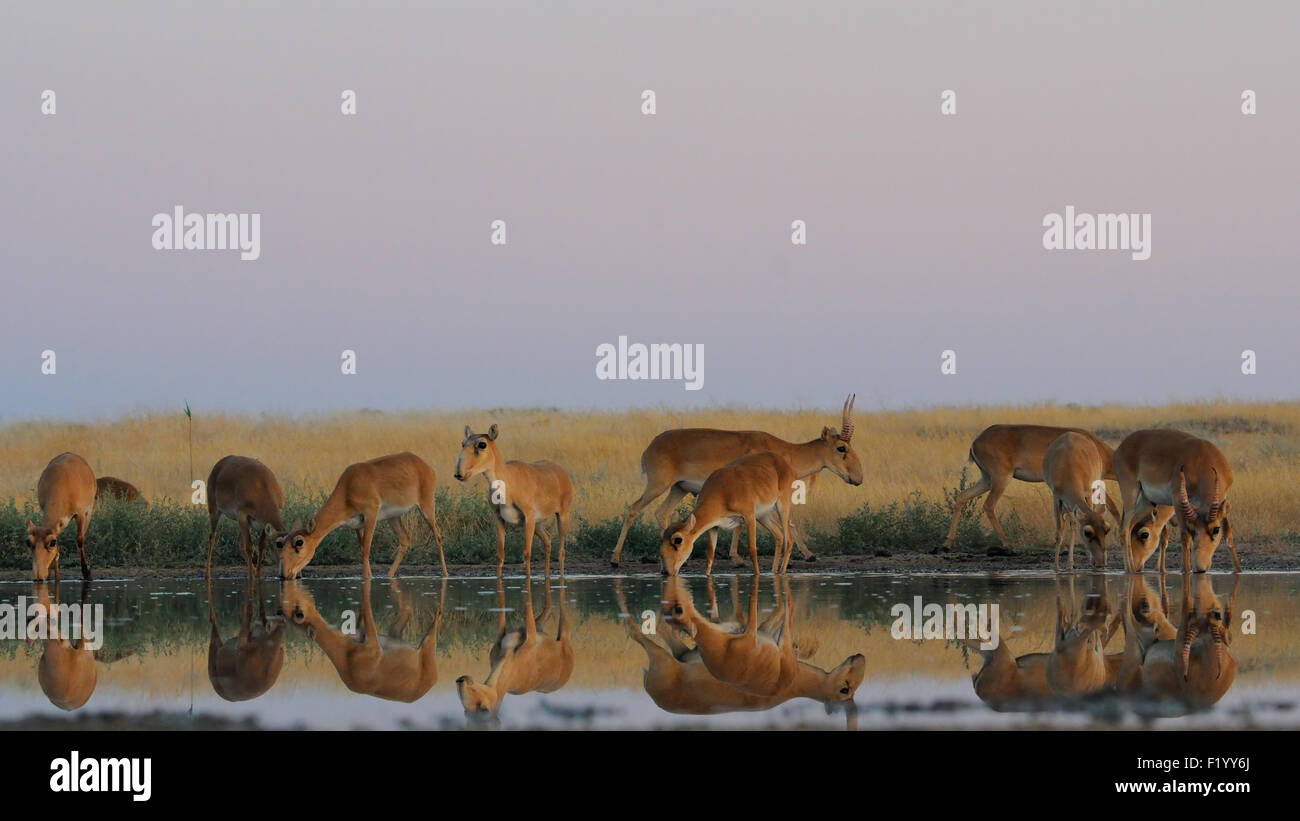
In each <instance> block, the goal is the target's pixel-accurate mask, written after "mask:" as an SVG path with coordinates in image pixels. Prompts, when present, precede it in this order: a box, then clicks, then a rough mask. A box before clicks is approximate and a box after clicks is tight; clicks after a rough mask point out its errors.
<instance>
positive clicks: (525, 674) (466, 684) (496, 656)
mask: <svg viewBox="0 0 1300 821" xmlns="http://www.w3.org/2000/svg"><path fill="white" fill-rule="evenodd" d="M543 589H544V590H545V591H546V592H545V599H544V600H543V601H544V603H543V607H542V613H541V615H540V616H537V617H534V616H533V595H532V591H531V589H530V585H529V584H528V583H525V584H524V624H523V626H522V627H520V628H518V629H516V630H507V628H506V609H505V602H506V592H505V588H504V587H503V586H502V582H501V579H500V578H498V579H497V631H498V632H497V640H496V643H494V644H493V645H492V649H491V650H490V651H489V653H488V659H489V663H490V665H491V669H490V670H489V672H488V676H487V678H486V679H484V681H483V683H482V684H479V683H478V682H476V681H474V679H472V678H470V677H469V676H461V677H460V678H458V679H456V695H457V696H458V697H459V698H460V703H461V706H462V707H464V708H465V715H466V716H469V717H471V718H475V719H481V718H490V717H495V716H496V714H497V711H498V710H500V709H501V702H502V700H504V699H505V697H506V694H507V693H509V694H510V695H522V694H524V693H532V692H538V693H553V692H555V691H556V690H558V689H560V688H561V687H563V686H564V685H565V684H567V683H568V682H569V676H571V675H572V674H573V661H574V656H573V647H572V645H571V644H570V643H569V630H568V618H567V616H566V615H565V609H564V591H563V590H561V591H560V596H559V598H560V605H559V608H558V609H559V624H558V626H557V627H556V630H555V638H551V637H550V636H548V635H546V634H545V633H544V632H543V631H544V630H545V625H546V619H547V618H548V617H549V616H550V614H551V580H550V576H549V575H548V576H546V577H545V581H544V582H543Z"/></svg>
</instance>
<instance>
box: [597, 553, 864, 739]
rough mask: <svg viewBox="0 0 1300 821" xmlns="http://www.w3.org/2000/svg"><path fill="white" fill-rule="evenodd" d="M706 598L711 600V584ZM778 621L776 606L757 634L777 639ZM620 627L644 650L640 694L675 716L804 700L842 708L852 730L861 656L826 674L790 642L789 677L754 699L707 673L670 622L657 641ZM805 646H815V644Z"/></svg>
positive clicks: (618, 592)
mask: <svg viewBox="0 0 1300 821" xmlns="http://www.w3.org/2000/svg"><path fill="white" fill-rule="evenodd" d="M621 582H622V579H615V580H614V584H615V595H616V596H617V599H618V601H619V607H620V608H621V609H622V610H623V611H624V612H627V603H626V601H625V600H624V598H623V590H622V586H621V584H620V583H621ZM709 594H710V601H712V600H713V586H712V580H710V582H709ZM791 606H793V600H792V601H791ZM784 617H785V614H784V611H783V609H782V608H781V607H777V608H776V609H775V610H774V611H773V612H772V614H771V615H770V616H769V617H768V618H767V619H766V620H765V621H764V622H763V623H762V624H760V625H759V628H758V629H759V631H760V632H766V633H769V634H778V635H779V631H780V629H781V627H780V622H781V621H782V620H783V619H784ZM624 624H625V625H626V627H627V631H628V635H630V636H631V637H632V639H633V641H635V642H636V643H637V644H639V645H640V646H641V648H642V649H643V650H645V654H646V661H647V663H648V664H649V667H647V668H646V670H645V671H644V677H643V682H642V683H643V684H644V686H645V691H646V694H647V695H649V696H650V699H651V700H652V701H654V703H655V704H656V705H657V706H658V707H659V708H660V709H661V710H664V711H666V712H669V713H677V714H681V715H713V714H717V713H728V712H734V711H739V710H769V709H771V708H773V707H776V706H777V705H780V704H783V703H785V702H786V701H789V700H790V699H795V698H809V699H812V700H814V701H819V702H821V703H822V704H823V705H825V707H826V709H827V712H828V713H829V712H830V711H831V710H832V709H834V708H836V707H840V706H843V707H846V708H847V709H848V713H847V721H848V723H849V726H850V728H852V726H853V723H854V717H855V716H854V713H855V711H854V709H853V706H854V705H853V695H854V693H856V692H857V689H858V686H859V685H861V684H862V680H863V679H864V678H865V677H866V668H867V662H866V657H864V656H863V655H862V654H861V653H856V654H854V655H851V656H849V657H848V658H846V659H844V661H843V662H841V663H840V664H839V665H838V666H837V667H835V668H833V669H831V670H823V669H822V668H820V667H817V666H816V665H813V664H811V663H809V662H807V661H804V660H803V659H804V658H806V655H805V654H804V652H803V648H802V647H800V646H799V644H798V642H797V641H796V647H795V649H796V656H797V657H798V658H799V662H798V665H799V666H798V670H797V672H796V674H795V676H794V678H793V679H791V681H790V683H789V685H788V686H787V687H786V688H785V689H784V690H782V691H781V692H779V693H777V694H775V695H772V696H758V695H754V694H753V693H747V692H745V691H744V690H741V689H739V688H737V687H734V686H732V685H730V684H727V683H726V682H724V681H721V680H719V679H718V678H716V677H715V676H714V675H713V674H712V673H710V672H709V670H708V668H707V667H705V666H704V660H703V658H702V657H701V655H700V651H699V650H698V649H697V648H694V647H687V646H686V644H684V643H683V642H682V640H681V638H680V637H679V635H678V632H679V631H678V628H677V627H676V626H674V625H673V623H672V622H668V621H665V622H664V624H663V629H662V630H659V631H656V636H658V637H659V638H662V640H663V642H662V643H660V642H659V641H656V640H655V638H653V637H651V636H648V635H646V634H644V633H642V632H641V630H640V629H638V626H637V624H636V623H635V621H634V620H633V619H631V618H627V619H625V621H624ZM811 644H814V645H815V642H811ZM807 655H811V654H810V653H809V654H807Z"/></svg>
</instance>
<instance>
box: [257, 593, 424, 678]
mask: <svg viewBox="0 0 1300 821" xmlns="http://www.w3.org/2000/svg"><path fill="white" fill-rule="evenodd" d="M390 583H391V585H392V589H393V593H394V595H396V597H397V602H398V610H399V615H398V625H405V624H406V623H407V621H409V619H410V615H409V611H410V605H409V603H408V602H407V600H406V597H405V596H404V595H403V594H402V589H401V587H399V586H398V583H397V580H396V579H393V580H392V581H391V582H390ZM445 593H446V587H445V582H444V588H443V594H444V595H443V596H439V598H438V609H437V611H436V612H435V613H434V616H433V621H432V623H431V624H430V625H429V629H428V632H426V633H425V634H424V638H423V640H421V642H420V644H419V646H418V647H411V646H410V645H409V644H406V643H405V642H402V641H400V636H399V635H393V633H394V632H395V631H390V633H389V635H387V636H381V635H379V629H378V628H377V627H376V625H375V614H374V612H373V611H372V610H371V606H370V583H369V582H362V584H361V612H360V614H359V617H360V622H361V623H360V627H361V632H360V635H358V636H356V637H355V638H354V637H352V636H348V635H344V634H343V633H342V632H340V631H338V630H335V629H334V628H332V627H330V625H329V623H328V622H326V621H325V619H324V618H322V617H321V614H320V613H319V612H318V611H317V610H316V602H315V600H314V599H313V598H312V596H311V593H309V592H307V589H306V588H304V587H301V586H299V585H298V583H297V582H295V581H292V580H289V581H286V582H284V584H283V586H282V588H281V594H280V595H281V605H280V607H281V610H282V611H283V613H284V614H285V616H286V617H288V618H292V619H293V622H294V624H298V625H304V626H305V627H306V630H307V635H308V636H310V637H311V639H312V641H314V642H316V644H317V646H319V647H320V648H321V649H322V650H324V651H325V655H326V656H327V657H328V658H329V660H330V663H331V664H333V665H334V669H335V670H337V671H338V674H339V678H340V679H342V681H343V683H344V684H345V685H347V688H348V689H349V690H351V691H352V692H354V693H361V694H363V695H368V696H374V697H375V698H382V699H386V700H388V701H402V702H406V703H410V702H412V701H415V700H417V699H419V698H420V697H422V696H423V695H424V694H425V693H427V692H429V690H430V689H431V688H432V687H433V685H434V683H435V682H437V680H438V664H437V659H436V653H437V649H438V626H439V625H440V624H441V623H442V600H443V598H445ZM403 614H405V615H403Z"/></svg>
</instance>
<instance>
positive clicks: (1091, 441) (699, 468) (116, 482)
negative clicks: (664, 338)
mask: <svg viewBox="0 0 1300 821" xmlns="http://www.w3.org/2000/svg"><path fill="white" fill-rule="evenodd" d="M853 404H854V397H853V396H849V397H848V398H847V399H845V401H844V406H843V408H842V411H841V424H840V427H839V429H838V430H837V429H835V428H832V427H824V428H823V429H822V431H821V435H820V436H817V437H816V438H814V439H811V440H809V441H806V442H799V443H796V442H789V441H786V440H784V439H781V438H778V437H776V436H773V435H771V434H769V433H764V432H762V431H733V430H717V429H712V428H682V429H676V430H669V431H665V432H663V433H661V434H659V435H658V436H656V437H655V438H654V439H653V440H651V442H650V444H649V445H648V446H647V447H646V449H645V451H644V452H643V453H642V454H641V469H642V472H643V473H644V474H645V479H646V485H645V490H644V492H642V494H641V496H640V497H639V498H637V499H636V500H635V501H633V502H632V503H631V505H630V506H629V508H628V511H627V515H626V517H625V519H624V522H623V526H622V530H621V531H620V533H619V536H618V541H617V543H616V544H615V546H614V552H613V555H612V556H611V560H610V563H611V565H612V566H613V567H618V565H619V560H620V558H621V556H622V551H623V545H624V542H625V541H626V539H627V535H628V530H629V528H630V527H631V525H632V523H633V521H634V520H635V518H636V517H637V515H638V514H639V513H640V512H641V511H642V509H644V508H645V507H646V506H648V505H649V504H650V503H651V502H653V501H654V500H655V499H658V498H660V497H665V498H664V500H663V502H662V504H661V505H660V506H659V508H658V510H657V511H656V514H655V516H656V519H657V520H658V523H659V529H660V532H661V533H662V539H661V544H660V551H659V552H660V560H661V566H662V570H663V572H664V573H665V574H666V575H676V574H677V573H678V572H679V571H680V570H681V568H682V566H683V564H684V563H685V562H686V560H687V559H688V558H689V557H690V555H691V552H692V550H693V548H694V545H695V542H696V541H697V540H698V539H699V537H700V536H702V535H706V536H707V538H708V549H707V553H706V556H705V565H706V567H705V571H706V575H707V574H709V573H711V572H712V567H713V559H714V551H715V548H716V546H717V539H718V533H719V531H720V530H730V531H732V541H731V560H732V562H733V564H736V565H742V564H743V559H742V558H741V556H740V553H739V549H738V547H739V536H740V531H739V527H740V526H741V525H744V527H745V531H746V534H747V537H748V538H747V542H748V558H749V563H750V565H751V566H752V568H753V571H754V573H756V574H757V573H759V572H760V569H759V561H758V548H757V527H758V526H759V525H762V526H763V527H764V528H765V529H766V530H768V531H769V532H770V533H771V534H772V536H773V538H774V540H775V551H774V555H773V560H772V571H773V573H776V574H784V573H785V572H786V570H787V567H788V565H789V561H790V557H791V554H792V552H793V548H794V547H795V546H796V545H797V546H798V547H799V549H800V552H801V553H802V555H803V556H804V558H806V559H809V560H811V559H814V558H815V556H814V555H813V553H812V552H811V550H810V549H809V547H808V543H807V540H806V538H805V536H804V535H803V533H802V532H801V530H800V528H799V527H798V526H797V524H796V523H795V522H794V521H793V520H794V515H793V513H794V489H795V487H796V485H797V483H798V482H803V483H804V487H805V488H807V486H809V485H810V484H811V483H812V482H813V481H814V480H815V479H816V477H817V476H818V475H819V474H820V473H821V472H822V471H824V470H828V471H830V472H831V473H833V474H835V475H836V476H838V477H840V479H842V480H843V481H844V482H846V483H848V484H850V485H854V486H857V485H861V484H862V481H863V468H862V462H861V459H860V458H859V456H858V454H857V452H856V451H855V450H854V448H853V433H854V422H853ZM498 435H499V428H498V426H497V425H495V424H494V425H492V426H491V427H489V428H488V431H487V433H475V432H473V431H472V430H471V429H470V428H469V427H468V426H466V428H465V436H464V439H463V441H462V442H461V445H460V452H459V454H458V456H457V458H456V464H455V473H454V475H455V478H456V479H457V480H458V481H460V482H469V481H470V480H472V479H473V478H474V477H476V476H480V475H481V476H483V478H484V486H485V488H486V491H487V498H488V503H489V505H490V506H491V508H492V511H493V513H494V514H495V515H494V519H495V523H496V534H497V575H498V576H499V575H501V573H502V571H503V569H504V565H505V527H506V525H507V524H509V525H521V526H522V529H523V556H522V561H523V568H524V572H525V573H526V574H527V573H531V557H532V546H533V538H534V536H536V537H537V538H538V539H540V540H541V542H542V545H543V546H544V548H545V550H546V561H547V563H548V565H549V562H550V556H551V536H550V535H549V534H548V533H547V530H546V524H547V523H548V522H549V520H550V519H552V518H554V520H555V526H556V530H557V541H558V558H559V564H560V570H561V572H563V567H564V543H565V537H566V528H567V525H568V521H569V516H570V513H571V511H572V507H573V498H574V489H573V482H572V480H571V478H570V477H569V474H568V472H567V471H566V470H565V469H564V468H563V467H561V466H560V465H558V464H556V463H555V462H551V461H546V460H543V461H536V462H521V461H515V460H511V461H506V459H505V457H504V456H503V455H502V453H501V450H500V447H499V445H498V444H497V440H498ZM970 459H971V460H972V461H973V462H974V463H975V465H976V466H977V467H978V468H979V471H980V479H979V481H978V482H976V483H975V484H974V485H973V486H971V487H969V488H966V489H965V490H963V491H962V492H961V493H960V494H959V495H958V496H957V499H956V504H955V509H954V511H953V518H952V526H951V528H950V529H949V532H948V538H947V539H946V540H945V541H944V543H943V544H942V546H941V547H939V548H936V552H937V551H939V550H943V551H947V550H950V549H951V548H952V546H953V543H954V542H955V540H956V535H957V529H958V525H959V523H960V520H961V516H962V512H963V509H964V508H965V506H966V503H967V502H969V501H971V500H973V499H975V498H976V497H978V496H980V495H983V494H986V493H987V494H988V496H987V498H986V499H985V502H984V512H985V514H986V516H987V517H988V521H989V524H990V526H991V527H992V528H993V531H994V533H996V534H997V536H998V538H999V539H1000V540H1001V542H1002V548H1001V549H1000V552H1003V553H1010V552H1011V550H1012V548H1011V544H1010V542H1009V540H1008V539H1007V536H1006V534H1005V533H1004V532H1003V530H1002V526H1001V525H1000V524H999V523H998V519H997V515H996V506H997V503H998V500H999V499H1000V498H1001V497H1002V494H1003V493H1004V492H1005V491H1006V489H1007V486H1008V485H1009V484H1010V482H1011V480H1012V479H1018V480H1020V481H1024V482H1045V483H1046V484H1047V487H1048V489H1049V491H1050V492H1051V497H1052V511H1053V515H1054V518H1055V521H1056V540H1055V544H1054V549H1053V557H1054V558H1053V566H1054V567H1055V568H1056V569H1057V570H1059V569H1060V555H1061V554H1060V551H1061V549H1062V547H1063V545H1064V542H1065V538H1066V531H1068V537H1069V547H1068V559H1067V569H1069V570H1073V569H1074V545H1075V543H1076V541H1077V539H1078V537H1080V536H1081V537H1082V541H1083V543H1084V544H1085V545H1086V546H1087V548H1088V551H1089V553H1090V554H1091V560H1092V562H1091V563H1092V566H1093V568H1095V569H1100V568H1104V567H1105V566H1106V549H1107V544H1108V541H1109V538H1108V537H1109V536H1110V534H1111V533H1112V531H1113V530H1114V528H1112V524H1111V522H1114V524H1115V525H1117V527H1118V529H1117V531H1116V538H1117V540H1118V544H1119V548H1120V550H1121V552H1122V555H1123V558H1124V569H1125V570H1126V571H1128V572H1138V571H1140V570H1141V569H1142V568H1143V566H1144V565H1145V563H1146V561H1147V560H1148V559H1149V558H1150V557H1151V555H1152V554H1153V553H1154V552H1155V551H1156V550H1157V549H1159V550H1160V559H1159V567H1160V569H1161V570H1162V571H1163V570H1164V568H1165V552H1166V549H1167V547H1168V542H1169V533H1170V529H1171V528H1172V527H1174V526H1176V527H1177V528H1178V531H1179V534H1180V538H1181V541H1182V548H1183V551H1182V552H1183V568H1185V569H1194V570H1196V571H1197V572H1204V571H1206V570H1208V569H1209V568H1210V563H1211V560H1212V558H1213V555H1214V552H1215V550H1216V549H1217V547H1218V545H1219V543H1220V541H1226V542H1227V544H1228V550H1229V551H1230V552H1231V555H1232V562H1233V567H1234V569H1235V570H1237V571H1238V572H1240V570H1241V564H1240V562H1239V561H1238V559H1237V549H1236V546H1235V544H1234V542H1233V536H1232V528H1231V526H1230V525H1229V523H1228V500H1227V494H1228V490H1229V488H1230V487H1231V486H1232V470H1231V469H1230V468H1229V466H1228V461H1227V459H1226V458H1225V457H1224V455H1223V453H1222V452H1221V451H1220V450H1219V449H1218V448H1217V447H1215V446H1214V445H1213V444H1212V443H1210V442H1208V441H1206V440H1204V439H1199V438H1197V437H1195V436H1192V435H1191V434H1188V433H1183V432H1180V431H1176V430H1167V429H1160V430H1139V431H1136V432H1134V433H1131V434H1129V435H1128V436H1127V437H1126V438H1125V439H1124V440H1123V441H1122V442H1120V444H1119V446H1118V447H1116V448H1115V449H1114V450H1112V449H1111V447H1110V446H1109V445H1108V444H1106V443H1105V442H1104V441H1102V440H1101V439H1100V438H1098V437H1097V436H1095V435H1093V434H1092V433H1089V432H1088V431H1086V430H1082V429H1079V428H1060V427H1047V426H1043V425H993V426H991V427H989V428H988V429H986V430H985V431H983V432H982V433H980V434H979V436H977V437H976V438H975V440H974V441H973V442H972V443H971V447H970ZM1107 479H1111V480H1115V481H1116V482H1117V483H1118V485H1119V496H1120V501H1119V503H1116V502H1115V501H1114V499H1113V498H1112V497H1111V496H1110V495H1109V494H1108V493H1106V492H1105V484H1104V480H1107ZM435 484H436V478H435V474H434V471H433V468H431V467H430V466H429V465H428V463H426V462H425V461H424V460H423V459H421V458H420V457H418V456H416V455H415V454H413V453H409V452H407V453H397V454H392V455H388V456H381V457H378V458H376V459H371V460H369V461H366V462H358V463H356V464H353V465H349V466H348V467H347V468H345V469H344V470H343V472H342V474H341V475H340V476H339V479H338V482H337V483H336V484H335V486H334V490H333V492H331V493H330V495H329V498H327V499H326V501H325V503H324V504H323V505H321V507H320V509H319V510H318V511H317V512H316V515H315V516H313V517H312V518H311V519H310V520H309V521H308V522H307V523H306V524H305V525H303V524H302V523H300V522H295V523H294V524H293V525H292V526H290V527H287V528H286V527H285V526H284V523H283V521H282V519H281V511H282V509H283V507H284V491H283V490H282V489H281V487H280V483H279V481H278V480H277V479H276V477H275V474H274V473H273V472H272V471H271V470H270V469H269V468H268V467H267V466H266V465H265V464H263V463H262V462H260V461H258V460H257V459H254V458H251V457H247V456H234V455H232V456H226V457H224V458H222V459H221V460H220V461H218V462H217V463H216V465H214V466H213V468H212V471H211V473H210V474H209V476H208V481H207V504H208V514H209V518H210V523H211V532H210V535H209V538H208V560H207V568H208V572H209V573H210V571H211V564H212V552H213V548H214V546H215V544H216V538H217V528H218V525H219V523H220V520H221V518H222V517H223V516H225V517H228V518H230V519H233V520H234V521H235V522H236V523H237V525H238V528H239V548H240V552H241V554H242V556H243V557H244V559H245V562H246V564H247V567H248V571H249V573H250V574H259V575H260V573H261V567H262V561H263V553H264V551H265V548H266V546H267V544H268V542H271V541H273V542H274V545H275V548H276V549H277V550H278V551H279V564H280V573H281V576H282V577H283V578H285V579H293V578H297V577H299V576H300V575H301V573H302V571H303V569H304V568H305V567H306V566H307V565H308V564H309V563H310V562H311V560H312V557H313V556H314V555H315V552H316V549H317V548H318V547H319V545H320V543H321V540H322V539H324V538H325V537H326V536H327V535H328V534H329V533H330V532H332V531H333V530H335V529H337V528H339V527H347V528H350V529H352V530H355V531H356V532H357V538H358V540H359V542H360V547H361V565H362V573H363V575H364V577H365V578H369V577H370V547H371V542H372V540H373V538H374V533H375V528H376V527H377V526H378V524H379V523H380V522H382V521H388V522H389V523H390V526H391V527H392V529H393V532H394V534H395V535H396V537H397V542H398V548H397V555H396V556H395V558H394V559H393V563H392V565H391V566H390V567H389V569H388V575H389V576H390V577H393V576H395V575H396V573H397V569H398V567H399V566H400V565H401V563H402V559H403V557H404V556H405V555H406V551H407V548H408V547H409V546H410V542H411V536H412V532H411V530H410V527H409V526H408V525H406V524H403V522H402V516H403V514H405V513H407V512H408V511H410V510H412V509H418V510H419V512H420V516H421V517H422V518H423V519H424V521H425V523H426V524H427V525H428V526H429V528H430V530H431V531H432V533H433V537H434V541H435V542H436V543H437V546H438V560H439V563H440V565H441V569H442V574H443V576H446V575H447V562H446V557H445V554H444V552H443V539H442V532H441V531H440V530H439V528H438V524H437V519H436V517H435V515H434V488H435ZM665 494H666V496H665ZM688 494H693V495H694V496H695V504H694V508H693V510H692V511H691V512H690V513H689V514H688V515H687V516H686V517H685V518H684V519H680V520H677V521H671V522H670V521H669V516H670V514H671V513H672V512H673V511H674V510H675V509H676V508H677V506H678V505H679V504H680V503H681V501H682V500H683V498H684V497H685V496H687V495H688ZM105 495H112V496H115V497H118V498H121V499H124V500H128V501H130V500H137V499H139V501H141V502H143V499H141V498H140V494H139V491H138V490H136V488H135V487H134V486H132V485H131V484H129V483H128V482H125V481H123V480H121V479H116V478H113V477H101V478H100V479H99V480H96V478H95V475H94V472H93V471H92V470H91V468H90V465H89V464H87V462H86V460H85V459H83V458H82V457H80V456H78V455H76V454H74V453H63V454H60V455H59V456H56V457H55V458H54V459H53V460H51V461H50V463H49V465H47V466H46V468H45V470H44V472H42V474H41V476H40V479H39V481H38V483H37V500H38V503H39V505H40V507H41V511H42V513H43V519H42V522H41V524H40V525H39V526H37V525H34V524H33V523H32V522H30V521H28V522H27V544H28V547H29V548H30V549H31V552H32V576H33V578H34V579H36V580H37V581H43V580H45V579H46V578H47V575H48V572H49V568H50V567H51V566H53V568H54V576H55V579H56V581H57V579H58V575H59V564H58V553H59V546H58V537H59V533H60V532H61V531H62V530H63V529H64V528H65V527H67V526H68V524H69V523H70V522H71V521H72V520H73V519H76V520H77V537H76V542H77V548H78V551H79V553H80V559H81V572H82V576H83V578H85V579H87V580H89V579H90V578H91V570H90V564H89V562H88V560H87V556H86V529H87V527H88V526H89V524H90V519H91V515H92V513H93V511H94V507H95V501H96V499H97V498H102V497H103V496H105ZM1107 514H1109V516H1110V518H1111V522H1108V521H1107V519H1106V516H1107ZM255 530H258V531H260V534H259V538H258V540H257V550H256V553H254V549H253V533H254V531H255Z"/></svg>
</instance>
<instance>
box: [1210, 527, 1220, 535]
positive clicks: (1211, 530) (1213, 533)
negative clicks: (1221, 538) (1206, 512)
mask: <svg viewBox="0 0 1300 821" xmlns="http://www.w3.org/2000/svg"><path fill="white" fill-rule="evenodd" d="M1210 535H1211V536H1218V535H1219V529H1218V528H1217V527H1212V528H1210Z"/></svg>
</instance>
